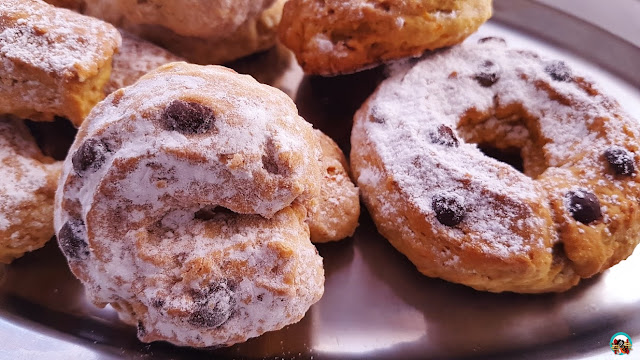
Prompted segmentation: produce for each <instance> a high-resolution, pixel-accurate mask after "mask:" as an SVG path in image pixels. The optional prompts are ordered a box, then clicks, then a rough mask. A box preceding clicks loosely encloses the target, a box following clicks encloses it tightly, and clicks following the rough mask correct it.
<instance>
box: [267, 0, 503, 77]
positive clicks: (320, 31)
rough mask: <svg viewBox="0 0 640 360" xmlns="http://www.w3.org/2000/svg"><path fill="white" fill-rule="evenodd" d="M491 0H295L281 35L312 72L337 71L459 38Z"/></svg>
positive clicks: (483, 14) (471, 29)
mask: <svg viewBox="0 0 640 360" xmlns="http://www.w3.org/2000/svg"><path fill="white" fill-rule="evenodd" d="M490 16H491V0H448V1H442V0H428V1H425V0H323V1H317V0H291V1H289V2H288V3H287V4H286V5H285V7H284V13H283V15H282V22H281V24H280V28H279V37H280V41H281V42H282V43H283V44H285V45H286V46H287V47H289V48H290V49H291V50H293V52H294V53H295V54H296V57H297V59H298V62H299V63H300V65H301V66H302V68H303V69H304V71H305V72H306V73H308V74H319V75H336V74H344V73H351V72H355V71H359V70H362V69H365V68H368V67H372V66H375V65H377V64H380V63H382V62H384V61H388V60H392V59H398V58H402V57H407V56H418V55H420V54H422V53H423V52H424V51H425V50H433V49H438V48H442V47H446V46H451V45H454V44H457V43H460V42H461V41H462V40H464V39H465V38H466V37H467V36H469V35H470V34H471V33H473V32H474V31H476V30H477V29H478V27H479V26H480V25H482V23H484V22H485V21H486V20H487V19H489V17H490Z"/></svg>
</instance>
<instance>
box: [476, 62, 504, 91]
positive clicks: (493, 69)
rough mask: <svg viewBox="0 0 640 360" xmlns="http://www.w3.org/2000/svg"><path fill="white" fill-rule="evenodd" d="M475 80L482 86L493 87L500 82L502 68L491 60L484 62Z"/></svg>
mask: <svg viewBox="0 0 640 360" xmlns="http://www.w3.org/2000/svg"><path fill="white" fill-rule="evenodd" d="M475 79H476V81H477V82H478V83H479V84H480V85H482V86H484V87H491V86H492V85H493V84H495V83H496V82H498V80H500V66H499V65H498V64H496V63H494V62H493V61H491V60H485V61H483V62H482V64H480V67H479V68H478V72H477V73H476V75H475Z"/></svg>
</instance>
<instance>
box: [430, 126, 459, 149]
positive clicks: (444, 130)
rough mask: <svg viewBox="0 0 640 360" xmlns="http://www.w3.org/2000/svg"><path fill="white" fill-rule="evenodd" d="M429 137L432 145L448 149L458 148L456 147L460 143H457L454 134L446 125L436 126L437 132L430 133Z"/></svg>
mask: <svg viewBox="0 0 640 360" xmlns="http://www.w3.org/2000/svg"><path fill="white" fill-rule="evenodd" d="M429 136H430V137H431V142H432V143H434V144H440V145H444V146H448V147H458V145H460V141H458V138H457V137H456V134H455V133H454V132H453V130H452V129H451V128H450V127H448V126H446V125H440V126H438V130H437V132H432V133H430V134H429Z"/></svg>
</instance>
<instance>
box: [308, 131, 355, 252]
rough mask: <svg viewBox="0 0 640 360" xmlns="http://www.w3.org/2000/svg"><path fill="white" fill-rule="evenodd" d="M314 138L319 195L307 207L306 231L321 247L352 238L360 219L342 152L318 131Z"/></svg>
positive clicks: (347, 167) (353, 188)
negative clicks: (319, 152) (318, 155)
mask: <svg viewBox="0 0 640 360" xmlns="http://www.w3.org/2000/svg"><path fill="white" fill-rule="evenodd" d="M315 134H316V137H317V138H318V141H319V143H320V146H321V147H322V158H321V161H320V164H321V166H322V169H323V170H324V175H323V176H324V179H323V181H322V185H321V186H320V194H319V195H318V196H317V197H315V198H314V199H313V203H312V204H310V205H309V206H308V208H309V230H310V232H311V241H312V242H314V243H323V242H329V241H337V240H341V239H344V238H346V237H349V236H352V235H353V233H354V232H355V230H356V228H357V227H358V218H359V217H360V195H359V193H358V188H356V187H355V186H354V185H353V182H351V179H350V177H349V166H348V164H347V160H346V159H345V157H344V154H343V153H342V150H340V148H339V147H338V145H337V144H336V143H335V142H334V141H333V140H332V139H331V138H330V137H328V136H327V135H325V134H323V133H322V132H321V131H320V130H315Z"/></svg>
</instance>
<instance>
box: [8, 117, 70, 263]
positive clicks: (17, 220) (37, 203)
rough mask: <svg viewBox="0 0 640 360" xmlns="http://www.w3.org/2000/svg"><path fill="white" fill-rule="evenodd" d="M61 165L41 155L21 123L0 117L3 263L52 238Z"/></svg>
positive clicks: (39, 246)
mask: <svg viewBox="0 0 640 360" xmlns="http://www.w3.org/2000/svg"><path fill="white" fill-rule="evenodd" d="M60 165H61V162H56V161H54V160H53V159H51V158H49V157H47V156H44V155H42V152H41V151H40V149H38V146H37V145H36V142H35V141H34V139H33V137H31V134H30V133H29V130H28V129H27V127H26V126H25V125H24V123H23V122H22V121H21V120H16V119H11V118H8V117H0V174H2V181H1V182H0V263H5V264H8V263H10V262H11V261H13V260H14V259H16V258H19V257H21V256H22V255H23V254H24V253H26V252H28V251H33V250H36V249H39V248H41V247H42V246H44V244H45V243H46V242H47V241H49V239H51V238H52V237H53V198H54V194H55V191H56V190H55V189H56V184H57V182H58V177H59V176H60V167H61V166H60Z"/></svg>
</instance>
